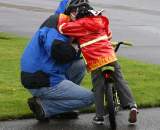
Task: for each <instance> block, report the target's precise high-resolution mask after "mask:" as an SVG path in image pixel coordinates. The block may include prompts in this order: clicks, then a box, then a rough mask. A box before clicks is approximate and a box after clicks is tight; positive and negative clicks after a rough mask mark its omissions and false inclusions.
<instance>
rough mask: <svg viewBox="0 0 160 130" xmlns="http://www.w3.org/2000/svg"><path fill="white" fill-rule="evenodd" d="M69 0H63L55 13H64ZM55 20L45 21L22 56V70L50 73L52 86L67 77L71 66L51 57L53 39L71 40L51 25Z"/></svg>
mask: <svg viewBox="0 0 160 130" xmlns="http://www.w3.org/2000/svg"><path fill="white" fill-rule="evenodd" d="M67 1H68V0H63V1H62V2H61V3H60V6H59V7H58V9H57V11H56V13H55V14H59V13H63V11H64V9H65V4H67ZM53 17H54V16H53ZM47 21H49V20H47ZM53 22H55V21H51V22H50V23H48V22H44V23H43V24H42V26H41V27H40V28H39V30H38V31H37V32H36V33H35V34H34V36H33V37H32V39H31V41H30V42H29V43H28V45H27V47H26V48H25V50H24V53H23V55H22V57H21V71H23V72H29V73H34V72H36V71H43V72H45V73H47V74H49V77H50V86H51V87H54V86H55V85H57V84H58V83H60V82H61V81H62V80H64V79H67V77H66V76H65V73H66V70H67V68H68V67H69V66H70V64H63V65H60V64H55V61H54V60H53V58H51V46H52V44H54V42H53V41H54V40H55V39H57V40H61V41H63V42H65V43H66V44H67V43H68V42H69V38H68V37H66V36H64V35H62V34H60V33H59V32H58V31H57V30H56V27H53V26H51V23H53Z"/></svg>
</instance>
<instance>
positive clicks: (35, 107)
mask: <svg viewBox="0 0 160 130" xmlns="http://www.w3.org/2000/svg"><path fill="white" fill-rule="evenodd" d="M28 106H29V108H30V110H31V111H32V112H33V114H34V116H35V118H36V119H37V120H39V121H42V122H46V121H48V118H45V113H44V110H43V108H42V105H41V101H40V99H39V98H38V97H32V98H29V99H28Z"/></svg>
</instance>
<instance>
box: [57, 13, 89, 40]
mask: <svg viewBox="0 0 160 130" xmlns="http://www.w3.org/2000/svg"><path fill="white" fill-rule="evenodd" d="M82 24H83V23H82V21H80V20H76V21H73V22H70V21H69V20H67V18H62V15H60V16H59V20H58V30H59V32H60V33H61V34H64V35H68V36H71V37H75V38H78V37H81V36H84V35H86V34H87V30H86V28H85V27H84V26H83V25H82Z"/></svg>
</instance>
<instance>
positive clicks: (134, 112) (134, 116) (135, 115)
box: [129, 110, 137, 124]
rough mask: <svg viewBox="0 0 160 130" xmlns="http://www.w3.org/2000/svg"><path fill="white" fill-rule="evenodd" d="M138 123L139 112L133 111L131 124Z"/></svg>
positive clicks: (130, 119)
mask: <svg viewBox="0 0 160 130" xmlns="http://www.w3.org/2000/svg"><path fill="white" fill-rule="evenodd" d="M136 121H137V110H132V111H131V112H130V118H129V122H130V124H134V123H136Z"/></svg>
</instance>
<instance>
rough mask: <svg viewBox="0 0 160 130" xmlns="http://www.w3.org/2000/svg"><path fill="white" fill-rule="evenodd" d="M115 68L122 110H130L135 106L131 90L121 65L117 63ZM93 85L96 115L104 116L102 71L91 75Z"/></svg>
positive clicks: (98, 70)
mask: <svg viewBox="0 0 160 130" xmlns="http://www.w3.org/2000/svg"><path fill="white" fill-rule="evenodd" d="M113 66H114V67H115V71H114V78H115V81H116V84H115V87H116V89H117V92H118V96H119V98H120V103H121V105H122V108H127V107H128V108H130V107H132V106H135V104H136V103H135V101H134V98H133V95H132V93H131V90H130V89H129V86H128V84H127V82H126V81H125V79H124V77H123V74H122V72H121V68H120V65H119V64H118V62H117V61H116V62H115V63H114V64H113ZM91 78H92V85H93V88H94V89H95V105H96V115H97V116H103V115H104V87H105V84H104V81H105V79H104V77H103V75H102V71H101V70H100V69H97V70H95V71H93V72H92V73H91Z"/></svg>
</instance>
